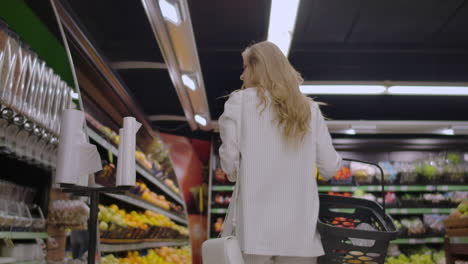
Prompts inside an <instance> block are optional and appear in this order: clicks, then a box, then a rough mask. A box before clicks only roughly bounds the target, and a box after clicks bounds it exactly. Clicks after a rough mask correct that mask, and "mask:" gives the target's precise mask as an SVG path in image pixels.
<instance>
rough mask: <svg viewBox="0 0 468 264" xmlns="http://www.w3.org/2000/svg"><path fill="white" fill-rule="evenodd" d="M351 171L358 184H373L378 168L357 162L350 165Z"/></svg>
mask: <svg viewBox="0 0 468 264" xmlns="http://www.w3.org/2000/svg"><path fill="white" fill-rule="evenodd" d="M350 170H351V174H352V175H353V176H354V178H355V179H356V181H357V182H358V183H371V182H372V181H373V180H374V177H375V175H376V174H377V167H376V166H374V165H369V164H365V163H361V162H355V161H352V162H351V163H350ZM379 177H380V176H379Z"/></svg>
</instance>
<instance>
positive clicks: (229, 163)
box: [219, 92, 242, 182]
mask: <svg viewBox="0 0 468 264" xmlns="http://www.w3.org/2000/svg"><path fill="white" fill-rule="evenodd" d="M241 93H242V92H234V93H233V94H231V96H230V97H229V99H228V100H227V101H226V103H225V105H224V113H223V114H222V115H221V117H220V118H219V134H220V136H221V141H222V145H221V147H220V148H219V157H220V160H221V168H222V169H223V171H224V172H225V173H226V175H227V177H228V179H229V180H230V181H231V182H235V181H236V180H237V168H238V167H239V151H240V147H239V139H238V135H239V133H240V131H239V130H240V123H239V122H240V118H241V117H240V114H241Z"/></svg>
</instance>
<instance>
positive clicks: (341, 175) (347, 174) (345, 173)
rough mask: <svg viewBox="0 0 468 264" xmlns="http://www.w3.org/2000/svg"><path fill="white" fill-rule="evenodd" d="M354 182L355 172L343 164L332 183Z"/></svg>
mask: <svg viewBox="0 0 468 264" xmlns="http://www.w3.org/2000/svg"><path fill="white" fill-rule="evenodd" d="M352 182H353V174H352V173H351V170H350V169H349V168H348V167H346V166H343V167H341V169H340V170H339V171H338V172H337V173H336V174H335V176H333V178H332V180H331V183H332V184H351V183H352Z"/></svg>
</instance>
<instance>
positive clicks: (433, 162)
mask: <svg viewBox="0 0 468 264" xmlns="http://www.w3.org/2000/svg"><path fill="white" fill-rule="evenodd" d="M415 171H416V173H417V174H418V175H419V180H418V182H420V183H423V184H434V183H438V182H440V181H441V179H442V176H443V161H441V160H440V159H437V158H429V159H427V160H421V161H417V162H416V163H415Z"/></svg>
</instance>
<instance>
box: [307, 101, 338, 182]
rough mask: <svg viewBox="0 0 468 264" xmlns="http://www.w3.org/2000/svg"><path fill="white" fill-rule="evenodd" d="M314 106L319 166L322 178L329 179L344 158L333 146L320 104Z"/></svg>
mask: <svg viewBox="0 0 468 264" xmlns="http://www.w3.org/2000/svg"><path fill="white" fill-rule="evenodd" d="M314 106H316V107H313V108H312V109H313V111H315V113H316V114H315V115H313V116H314V117H315V118H316V120H315V122H314V123H315V125H316V126H317V129H316V131H317V132H316V133H317V168H318V171H319V174H320V175H321V176H322V178H324V179H325V180H329V179H331V178H332V177H333V176H334V175H335V174H336V172H338V171H339V170H340V168H341V161H342V159H341V157H340V155H339V154H338V153H337V152H336V150H335V148H334V147H333V144H332V139H331V136H330V133H329V132H328V127H327V124H326V123H325V120H324V118H323V115H322V112H321V111H320V108H319V107H318V104H316V103H314Z"/></svg>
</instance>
